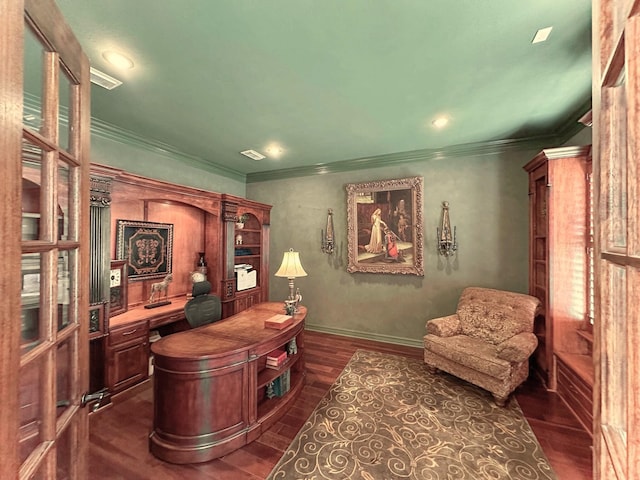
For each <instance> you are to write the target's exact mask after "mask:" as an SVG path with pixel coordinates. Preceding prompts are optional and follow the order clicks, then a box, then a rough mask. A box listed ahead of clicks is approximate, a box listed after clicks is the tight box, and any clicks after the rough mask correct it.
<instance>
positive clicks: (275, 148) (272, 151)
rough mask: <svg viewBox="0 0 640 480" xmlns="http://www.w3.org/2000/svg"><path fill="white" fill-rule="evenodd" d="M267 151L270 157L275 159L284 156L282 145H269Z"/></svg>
mask: <svg viewBox="0 0 640 480" xmlns="http://www.w3.org/2000/svg"><path fill="white" fill-rule="evenodd" d="M265 151H266V152H267V153H268V154H269V156H270V157H274V158H277V157H279V156H280V155H282V152H283V150H282V147H281V146H280V145H277V144H275V143H274V144H271V145H269V146H268V147H267V148H266V149H265Z"/></svg>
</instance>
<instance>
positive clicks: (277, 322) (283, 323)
mask: <svg viewBox="0 0 640 480" xmlns="http://www.w3.org/2000/svg"><path fill="white" fill-rule="evenodd" d="M292 323H293V317H292V316H291V315H284V314H277V315H274V316H273V317H269V318H267V319H266V320H265V321H264V326H265V327H266V328H275V329H276V330H282V329H283V328H285V327H287V326H289V325H291V324H292Z"/></svg>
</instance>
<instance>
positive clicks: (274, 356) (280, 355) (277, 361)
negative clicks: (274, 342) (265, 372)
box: [267, 349, 288, 370]
mask: <svg viewBox="0 0 640 480" xmlns="http://www.w3.org/2000/svg"><path fill="white" fill-rule="evenodd" d="M287 358H288V357H287V352H285V351H284V350H281V349H277V350H274V351H273V352H271V353H269V354H268V355H267V368H273V369H275V370H277V369H279V368H280V367H281V366H282V365H284V363H285V362H286V361H287Z"/></svg>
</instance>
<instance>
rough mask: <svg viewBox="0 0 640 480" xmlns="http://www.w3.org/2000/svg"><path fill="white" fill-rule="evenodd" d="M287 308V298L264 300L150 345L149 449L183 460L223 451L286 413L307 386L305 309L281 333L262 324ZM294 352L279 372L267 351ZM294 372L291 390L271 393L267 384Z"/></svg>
mask: <svg viewBox="0 0 640 480" xmlns="http://www.w3.org/2000/svg"><path fill="white" fill-rule="evenodd" d="M281 313H284V310H283V305H282V303H280V302H278V303H261V304H258V305H254V306H252V307H250V308H248V309H247V310H245V311H243V312H241V313H238V314H236V315H234V316H232V317H229V318H227V319H224V320H221V321H219V322H216V323H213V324H211V325H206V326H203V327H200V328H196V329H193V330H189V331H186V332H180V333H176V334H174V335H171V336H169V337H165V338H163V339H161V340H159V341H157V342H155V343H154V344H153V346H152V347H151V350H152V351H153V354H154V361H155V365H154V418H153V431H152V432H151V434H150V436H149V448H150V450H151V452H152V453H153V454H154V455H155V456H157V457H158V458H160V459H162V460H165V461H168V462H171V463H178V464H185V463H199V462H206V461H209V460H212V459H214V458H217V457H220V456H222V455H226V454H228V453H229V452H232V451H233V450H236V449H238V448H240V447H242V446H244V445H246V444H247V443H249V442H251V441H253V440H255V439H256V438H258V437H259V436H260V434H261V433H262V432H263V431H264V430H266V429H267V428H269V427H270V426H271V425H272V424H273V423H275V422H276V421H277V420H278V419H279V418H280V417H282V416H283V415H284V414H285V413H286V411H287V408H288V406H289V405H290V404H291V402H292V401H293V400H294V399H295V397H296V396H297V395H298V394H299V393H300V391H301V390H302V387H303V385H304V378H305V366H304V320H305V317H306V309H305V308H304V307H301V308H300V312H299V313H297V314H296V315H295V316H294V322H293V323H292V324H291V325H289V326H288V327H286V328H284V329H282V330H274V329H269V328H265V327H264V321H265V320H266V319H268V318H270V317H272V316H273V315H276V314H281ZM293 339H295V342H296V345H297V352H295V350H294V351H293V352H291V353H290V354H289V355H288V358H287V361H286V362H285V364H284V365H283V366H282V367H280V368H279V369H277V370H275V369H269V368H266V357H267V354H269V353H270V352H272V351H273V350H274V349H277V348H286V347H287V346H288V345H290V342H291V341H292V340H293ZM286 371H289V372H290V377H289V378H290V389H289V390H288V392H287V393H285V394H284V395H282V396H280V397H278V396H274V397H272V398H271V397H270V396H269V395H268V393H270V392H268V390H269V384H270V383H271V382H272V381H274V380H275V379H277V378H282V376H283V374H285V372H286Z"/></svg>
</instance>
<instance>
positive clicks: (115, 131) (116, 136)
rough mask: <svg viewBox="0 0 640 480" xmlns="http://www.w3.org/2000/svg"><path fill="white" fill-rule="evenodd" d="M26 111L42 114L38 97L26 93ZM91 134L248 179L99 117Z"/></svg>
mask: <svg viewBox="0 0 640 480" xmlns="http://www.w3.org/2000/svg"><path fill="white" fill-rule="evenodd" d="M23 108H24V112H25V113H30V114H33V115H37V116H38V118H39V116H40V110H41V108H42V107H41V103H40V100H39V99H38V97H36V96H34V95H32V94H29V93H27V92H25V93H24V107H23ZM67 118H68V109H67V107H64V106H60V123H61V124H62V125H67V124H68V123H67ZM91 134H92V135H95V136H96V137H98V138H102V139H104V140H111V141H115V142H118V143H122V144H124V145H128V146H131V147H136V148H139V149H142V150H146V151H148V152H152V153H155V154H159V155H163V156H166V157H170V158H173V159H177V160H179V161H181V162H183V163H184V164H185V165H189V166H192V167H196V168H199V169H201V170H205V171H207V172H210V173H213V174H216V175H220V176H223V177H226V178H230V179H233V180H237V181H240V182H245V181H246V175H245V174H244V173H241V172H239V171H237V170H233V169H231V168H227V167H223V166H221V165H217V164H214V163H211V162H208V161H207V160H205V159H203V158H201V157H197V156H195V155H191V154H189V153H185V152H183V151H181V150H178V149H177V148H175V147H173V146H171V145H169V144H166V143H163V142H160V141H157V140H153V139H149V138H146V137H142V136H141V135H138V134H135V133H133V132H130V131H128V130H124V129H122V128H120V127H118V126H116V125H113V124H110V123H108V122H104V121H102V120H100V119H98V118H95V117H91Z"/></svg>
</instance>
